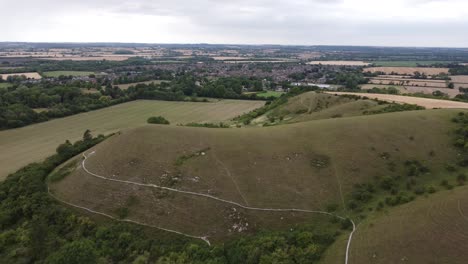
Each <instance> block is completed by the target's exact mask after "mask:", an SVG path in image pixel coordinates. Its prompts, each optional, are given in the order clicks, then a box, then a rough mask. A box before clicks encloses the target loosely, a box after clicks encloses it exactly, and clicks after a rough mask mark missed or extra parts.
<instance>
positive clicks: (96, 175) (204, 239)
mask: <svg viewBox="0 0 468 264" xmlns="http://www.w3.org/2000/svg"><path fill="white" fill-rule="evenodd" d="M94 153H95V151H92V152H91V153H89V154H88V156H86V155H85V154H84V153H83V157H84V159H83V161H82V162H81V165H82V168H83V170H84V171H85V172H86V173H88V174H89V175H91V176H94V177H96V178H99V179H102V180H107V181H113V182H119V183H125V184H132V185H136V186H143V187H150V188H157V189H161V190H167V191H171V192H176V193H182V194H186V195H192V196H198V197H204V198H208V199H212V200H216V201H218V202H222V203H227V204H231V205H234V206H237V207H240V208H243V209H246V210H253V211H269V212H302V213H314V214H323V215H329V216H333V217H336V218H338V219H342V220H345V219H347V218H346V217H343V216H339V215H336V214H333V213H330V212H325V211H316V210H305V209H296V208H289V209H288V208H260V207H251V206H245V205H242V204H240V203H237V202H234V201H229V200H224V199H221V198H219V197H216V196H212V195H208V194H203V193H196V192H191V191H183V190H178V189H174V188H169V187H164V186H159V185H156V184H150V183H139V182H132V181H126V180H118V179H112V178H107V177H105V176H102V175H98V174H96V173H93V172H91V171H89V170H88V169H87V168H86V164H85V163H86V160H87V159H88V157H89V156H91V155H93V154H94ZM48 191H49V194H50V195H51V196H52V197H53V198H55V199H57V200H58V201H60V202H62V203H64V204H67V205H70V206H73V207H76V208H80V209H83V210H86V211H88V212H91V213H95V214H99V215H102V216H105V217H108V218H111V219H114V220H118V221H122V222H129V223H134V224H138V225H143V226H147V227H152V228H157V229H160V230H163V231H167V232H171V233H175V234H179V235H183V236H186V237H190V238H196V239H201V240H203V241H205V242H206V243H207V244H208V245H211V244H210V241H209V240H208V238H207V237H206V236H194V235H190V234H185V233H182V232H179V231H175V230H171V229H166V228H162V227H158V226H152V225H148V224H144V223H140V222H137V221H133V220H130V219H118V218H116V217H113V216H111V215H108V214H106V213H102V212H97V211H94V210H92V209H89V208H86V207H82V206H79V205H75V204H72V203H69V202H66V201H63V200H61V199H59V198H58V197H56V196H54V195H53V194H52V193H51V192H50V190H48ZM349 221H351V223H352V225H353V230H352V231H351V233H350V234H349V238H348V243H347V246H346V257H345V264H348V258H349V251H350V247H351V240H352V238H353V234H354V232H355V231H356V225H355V223H354V221H353V220H351V219H349Z"/></svg>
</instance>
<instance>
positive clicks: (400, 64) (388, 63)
mask: <svg viewBox="0 0 468 264" xmlns="http://www.w3.org/2000/svg"><path fill="white" fill-rule="evenodd" d="M371 63H373V64H375V66H380V67H417V66H418V65H425V66H429V65H432V64H436V63H450V61H371Z"/></svg>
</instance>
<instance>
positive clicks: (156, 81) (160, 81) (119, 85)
mask: <svg viewBox="0 0 468 264" xmlns="http://www.w3.org/2000/svg"><path fill="white" fill-rule="evenodd" d="M162 82H171V81H165V80H152V81H146V82H136V83H126V84H116V85H114V86H118V87H119V88H120V89H122V90H127V89H128V87H130V86H135V85H137V84H150V83H155V84H160V83H162Z"/></svg>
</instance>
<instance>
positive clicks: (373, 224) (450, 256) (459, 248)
mask: <svg viewBox="0 0 468 264" xmlns="http://www.w3.org/2000/svg"><path fill="white" fill-rule="evenodd" d="M467 242H468V187H466V186H465V187H461V188H457V189H454V190H451V191H441V192H439V193H436V194H433V195H431V196H429V197H427V198H425V197H421V198H419V199H417V200H416V201H414V202H411V203H409V204H405V205H402V206H400V207H398V208H394V209H391V210H389V211H385V212H382V213H380V214H378V215H375V216H374V217H372V218H369V219H367V220H365V221H364V222H362V223H361V224H360V225H359V228H358V231H357V232H356V233H355V235H354V239H353V244H352V246H351V251H350V263H400V262H403V263H466V260H467V259H468V250H467ZM345 243H346V241H344V240H342V241H340V243H337V244H336V245H335V246H334V247H333V248H331V249H330V252H328V255H327V256H326V257H325V258H324V259H323V261H322V263H339V262H341V259H342V258H343V254H344V252H343V246H344V245H345ZM341 252H343V253H341Z"/></svg>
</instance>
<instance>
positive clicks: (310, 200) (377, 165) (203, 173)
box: [51, 110, 457, 241]
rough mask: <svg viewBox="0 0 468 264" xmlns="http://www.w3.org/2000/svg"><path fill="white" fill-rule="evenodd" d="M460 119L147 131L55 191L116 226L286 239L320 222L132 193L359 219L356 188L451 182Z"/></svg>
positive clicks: (448, 113) (103, 152) (109, 145)
mask: <svg viewBox="0 0 468 264" xmlns="http://www.w3.org/2000/svg"><path fill="white" fill-rule="evenodd" d="M456 113H457V111H456V110H427V111H411V112H400V113H390V114H381V115H372V116H357V117H350V118H341V119H325V120H317V121H311V122H301V123H295V124H290V125H282V126H274V127H265V128H261V127H252V128H233V129H209V128H192V127H176V126H158V125H153V126H144V127H141V128H137V129H133V130H128V131H124V132H123V133H121V134H118V135H115V136H113V137H112V138H110V139H109V140H107V141H105V142H103V143H102V144H100V145H98V146H97V147H95V148H93V149H92V150H91V151H88V152H86V155H87V157H88V158H87V159H86V161H85V162H84V163H83V164H81V163H80V162H81V160H79V159H78V160H75V165H74V167H73V168H75V169H73V170H72V173H71V175H69V176H67V177H65V178H64V179H63V180H61V181H58V182H55V183H52V184H51V190H52V192H53V193H54V195H56V196H57V197H59V198H60V199H63V200H64V201H67V202H70V203H73V204H77V205H80V206H83V207H86V208H90V209H93V210H96V211H99V212H104V213H106V214H110V215H114V216H115V217H118V216H119V213H118V212H122V210H123V211H124V212H125V214H124V215H123V216H124V217H128V218H129V219H132V220H135V221H139V222H143V223H146V224H151V225H156V224H157V225H158V226H162V227H164V228H169V229H172V230H179V231H181V232H185V233H189V234H192V235H194V236H200V237H201V236H209V237H210V238H211V239H212V240H213V241H218V240H225V239H226V238H227V237H229V236H232V235H233V234H239V233H251V232H255V231H256V230H260V229H263V228H267V229H268V228H279V229H284V228H287V227H290V226H294V225H296V224H301V223H310V222H311V221H312V222H313V221H314V219H316V217H317V216H314V215H310V214H306V213H289V212H281V213H261V212H251V211H249V210H245V209H242V208H239V206H236V205H235V204H226V203H223V202H219V201H216V200H213V199H206V197H192V196H190V195H184V194H177V193H173V192H170V191H165V190H160V189H157V188H152V187H148V186H138V185H136V184H133V183H142V184H146V185H150V184H154V185H157V186H164V187H167V188H174V189H177V190H182V191H189V192H196V193H202V194H206V195H210V196H214V197H218V198H220V199H224V200H229V201H232V202H233V203H237V204H240V205H243V206H249V207H256V208H298V209H306V210H321V211H329V210H335V211H336V214H338V215H349V214H354V213H353V212H350V211H349V206H350V205H349V204H350V202H351V201H352V199H354V198H353V196H352V193H353V192H354V190H355V186H356V184H365V183H369V182H373V181H375V179H376V177H385V176H388V175H397V174H400V175H404V173H407V169H408V168H407V167H406V165H405V162H407V161H418V162H420V163H421V164H424V166H426V167H427V171H428V172H427V173H425V174H424V175H421V176H419V178H418V184H419V185H424V184H426V183H431V182H433V181H438V180H439V179H440V178H441V177H443V176H445V175H446V174H447V172H446V170H445V166H446V164H447V162H448V161H454V157H455V156H456V150H455V149H454V148H453V147H452V144H451V138H450V134H449V131H451V130H452V129H454V127H455V126H454V124H453V123H452V122H450V119H451V117H452V116H454V115H455V114H456ZM427 131H431V133H427ZM351 132H352V133H351ZM161 138H164V140H161ZM82 165H85V166H86V167H85V168H86V170H84V168H83V166H82ZM421 166H422V165H421ZM96 175H99V176H102V177H105V178H107V179H112V180H111V181H109V180H106V179H102V178H98V177H96ZM403 180H404V179H402V181H403ZM118 181H128V182H127V183H122V182H118ZM402 188H403V187H402ZM83 190H86V192H84V191H83ZM213 212H216V213H215V214H213ZM272 214H273V215H274V217H272ZM121 216H122V215H121ZM317 221H318V220H317ZM245 224H247V225H245ZM239 227H241V228H240V229H239ZM233 230H236V232H233ZM239 230H240V231H239Z"/></svg>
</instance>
